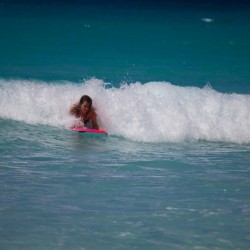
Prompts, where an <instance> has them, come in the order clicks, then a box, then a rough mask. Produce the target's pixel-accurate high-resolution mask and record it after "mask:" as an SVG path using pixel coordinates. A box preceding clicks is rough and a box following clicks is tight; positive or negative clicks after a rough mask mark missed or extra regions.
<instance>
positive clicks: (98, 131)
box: [71, 128, 108, 135]
mask: <svg viewBox="0 0 250 250" xmlns="http://www.w3.org/2000/svg"><path fill="white" fill-rule="evenodd" d="M71 130H73V131H76V132H79V133H93V134H104V135H107V134H108V133H107V132H106V131H105V130H104V129H92V128H72V129H71Z"/></svg>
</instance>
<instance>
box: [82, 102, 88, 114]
mask: <svg viewBox="0 0 250 250" xmlns="http://www.w3.org/2000/svg"><path fill="white" fill-rule="evenodd" d="M89 110H90V103H88V102H86V101H85V102H83V103H82V105H81V112H82V114H83V115H86V114H87V113H88V112H89Z"/></svg>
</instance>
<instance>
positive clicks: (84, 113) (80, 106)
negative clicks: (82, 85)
mask: <svg viewBox="0 0 250 250" xmlns="http://www.w3.org/2000/svg"><path fill="white" fill-rule="evenodd" d="M70 114H71V115H73V116H75V117H76V118H79V119H80V122H79V123H75V124H74V125H73V126H72V128H74V127H88V128H93V129H100V128H99V126H98V124H97V121H96V112H95V108H94V107H92V99H91V98H90V97H89V96H87V95H83V96H82V97H81V99H80V101H79V102H78V103H75V104H74V105H73V106H72V107H71V108H70Z"/></svg>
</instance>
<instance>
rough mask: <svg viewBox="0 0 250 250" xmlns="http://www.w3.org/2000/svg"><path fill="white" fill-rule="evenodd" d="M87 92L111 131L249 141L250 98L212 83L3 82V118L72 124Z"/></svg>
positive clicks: (138, 136)
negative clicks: (76, 105)
mask: <svg viewBox="0 0 250 250" xmlns="http://www.w3.org/2000/svg"><path fill="white" fill-rule="evenodd" d="M83 94H88V95H90V96H91V97H92V99H93V104H94V106H95V107H96V109H97V113H98V119H99V123H100V124H101V126H103V127H104V128H105V129H107V131H108V133H109V134H110V135H117V136H122V137H125V138H129V139H133V140H137V141H147V142H161V141H174V142H175V141H183V140H209V141H225V142H235V143H250V112H249V110H250V96H249V95H240V94H223V93H219V92H217V91H215V90H213V89H212V88H211V87H209V86H205V87H204V88H197V87H179V86H175V85H172V84H170V83H167V82H149V83H145V84H141V83H139V82H137V83H133V84H129V85H127V84H124V85H122V86H121V87H120V88H115V87H113V86H112V85H110V84H107V83H104V82H103V81H102V80H98V79H91V80H88V81H86V82H84V83H82V84H75V83H70V82H64V83H62V82H58V83H53V84H52V83H46V82H39V81H22V80H12V81H11V80H0V107H1V108H0V117H1V118H2V119H13V120H17V121H23V122H26V123H29V124H47V125H52V126H62V127H69V126H70V124H71V123H72V122H73V120H74V118H73V117H71V116H70V115H69V107H70V105H72V104H73V103H74V102H77V101H78V100H79V98H80V97H81V96H82V95H83Z"/></svg>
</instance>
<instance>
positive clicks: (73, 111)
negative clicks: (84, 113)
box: [70, 95, 92, 118]
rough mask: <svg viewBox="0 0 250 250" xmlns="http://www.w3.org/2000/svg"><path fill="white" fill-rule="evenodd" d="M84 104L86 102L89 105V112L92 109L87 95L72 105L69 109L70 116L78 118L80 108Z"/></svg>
mask: <svg viewBox="0 0 250 250" xmlns="http://www.w3.org/2000/svg"><path fill="white" fill-rule="evenodd" d="M84 102H87V103H88V104H89V111H90V110H91V107H92V99H91V98H90V97H89V96H88V95H83V96H82V97H81V98H80V100H79V102H78V103H75V104H73V106H72V107H71V108H70V114H71V115H74V116H75V117H77V118H78V117H80V115H81V106H82V104H83V103H84Z"/></svg>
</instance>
